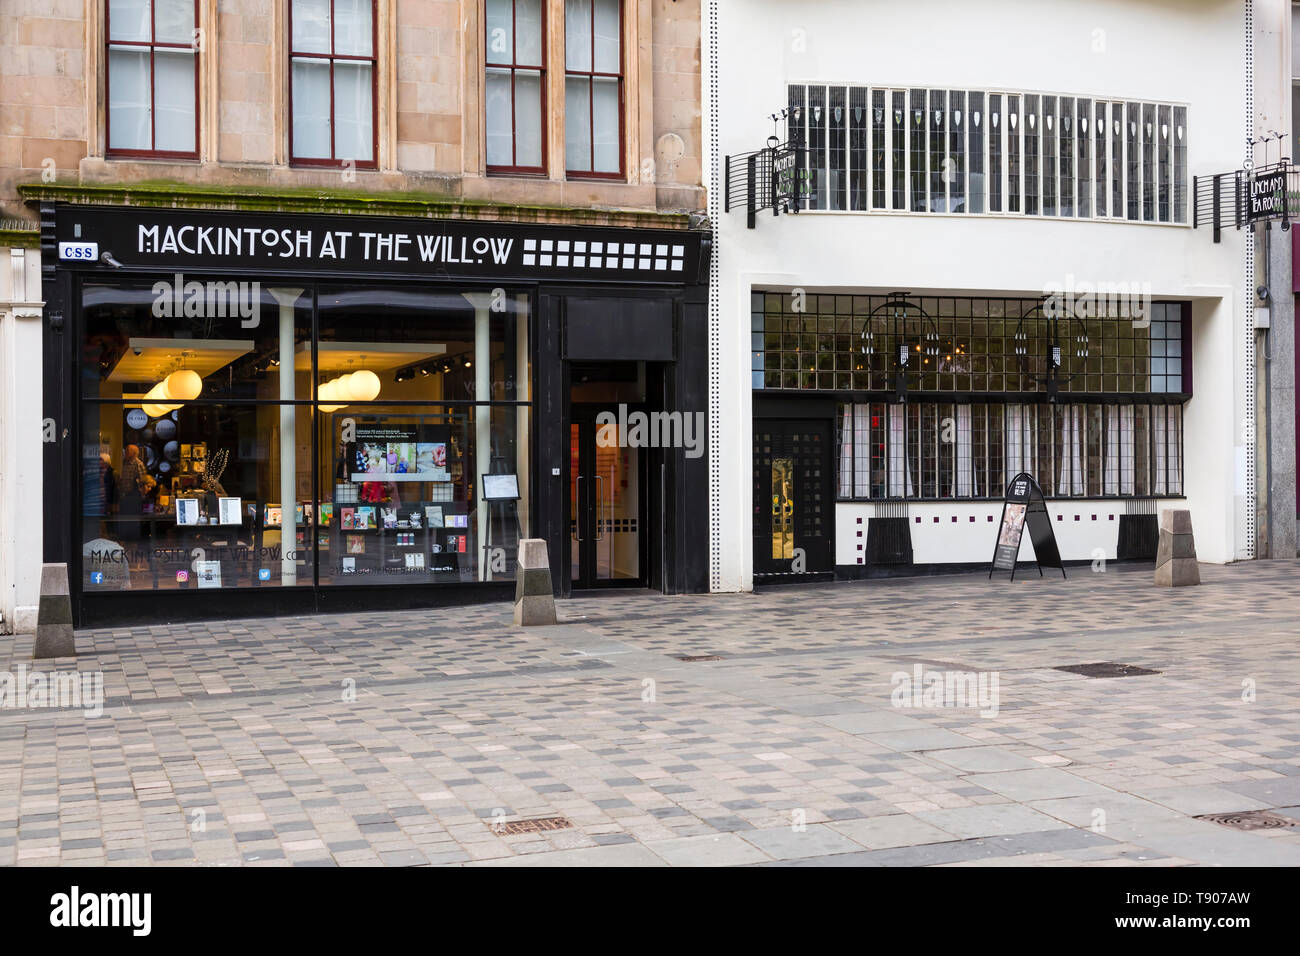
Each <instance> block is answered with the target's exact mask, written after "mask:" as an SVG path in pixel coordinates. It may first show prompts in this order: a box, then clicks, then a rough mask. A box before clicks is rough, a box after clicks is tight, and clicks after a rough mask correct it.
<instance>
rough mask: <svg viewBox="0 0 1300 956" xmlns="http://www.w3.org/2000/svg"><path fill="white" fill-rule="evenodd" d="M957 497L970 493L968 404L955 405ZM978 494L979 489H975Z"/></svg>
mask: <svg viewBox="0 0 1300 956" xmlns="http://www.w3.org/2000/svg"><path fill="white" fill-rule="evenodd" d="M956 493H957V497H958V498H969V497H970V495H971V429H970V406H969V405H958V406H957V492H956ZM975 494H977V495H978V494H979V489H978V488H976V489H975Z"/></svg>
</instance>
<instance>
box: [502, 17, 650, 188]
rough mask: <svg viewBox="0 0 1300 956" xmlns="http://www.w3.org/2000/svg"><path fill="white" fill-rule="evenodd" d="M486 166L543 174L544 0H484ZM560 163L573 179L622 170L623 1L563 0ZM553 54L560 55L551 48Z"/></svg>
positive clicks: (546, 114)
mask: <svg viewBox="0 0 1300 956" xmlns="http://www.w3.org/2000/svg"><path fill="white" fill-rule="evenodd" d="M485 32H486V35H485V38H484V40H485V49H486V51H487V53H486V59H485V70H486V75H485V84H484V85H485V91H486V96H485V99H486V109H485V112H486V121H487V169H488V172H490V173H500V174H523V175H545V174H546V172H547V160H546V155H547V127H548V121H549V119H550V117H551V115H552V112H553V107H552V106H550V105H549V104H548V100H547V77H548V75H549V67H550V66H551V65H552V64H551V62H550V56H551V54H550V53H549V52H548V47H547V30H546V13H545V9H544V5H543V3H542V0H487V16H486V19H485ZM563 35H564V47H563V59H562V61H561V60H559V59H557V60H556V61H555V63H554V68H555V69H557V70H559V69H563V71H564V103H563V111H562V112H560V113H558V114H557V115H558V116H560V117H562V120H563V125H564V167H565V171H566V173H567V174H568V175H569V176H570V177H571V178H577V179H619V178H622V176H623V141H624V120H623V103H624V98H625V97H624V73H623V4H622V2H621V0H565V3H564V34H563ZM557 55H558V54H557Z"/></svg>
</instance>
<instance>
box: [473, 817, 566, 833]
mask: <svg viewBox="0 0 1300 956" xmlns="http://www.w3.org/2000/svg"><path fill="white" fill-rule="evenodd" d="M488 825H489V826H491V827H492V830H493V832H495V833H501V834H509V833H543V832H545V831H547V830H571V829H573V824H572V823H570V822H569V821H568V820H567V819H565V818H564V817H537V818H535V819H533V820H515V821H514V822H513V823H494V824H488Z"/></svg>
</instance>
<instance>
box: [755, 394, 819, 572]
mask: <svg viewBox="0 0 1300 956" xmlns="http://www.w3.org/2000/svg"><path fill="white" fill-rule="evenodd" d="M831 452H832V445H831V426H830V423H829V422H825V421H763V420H761V419H760V420H757V421H755V422H754V573H755V574H782V575H790V574H816V573H821V572H827V571H833V570H834V568H835V563H834V551H833V537H832V528H833V524H832V522H833V520H834V507H835V499H834V496H833V494H832V487H831V478H832V475H833V473H834V469H833V468H832V463H831Z"/></svg>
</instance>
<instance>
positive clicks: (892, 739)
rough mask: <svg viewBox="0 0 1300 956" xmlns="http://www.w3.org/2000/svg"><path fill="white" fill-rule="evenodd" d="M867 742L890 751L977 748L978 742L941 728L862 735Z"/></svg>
mask: <svg viewBox="0 0 1300 956" xmlns="http://www.w3.org/2000/svg"><path fill="white" fill-rule="evenodd" d="M863 736H864V737H866V738H867V739H868V740H870V741H871V742H873V743H877V744H880V746H882V747H888V748H889V749H890V750H948V749H951V748H953V747H978V746H979V745H980V741H978V740H976V739H975V738H973V737H966V736H964V735H962V734H955V733H953V732H952V731H951V730H944V729H943V728H942V727H926V728H924V729H921V730H896V731H889V732H887V733H873V734H864V735H863Z"/></svg>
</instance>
